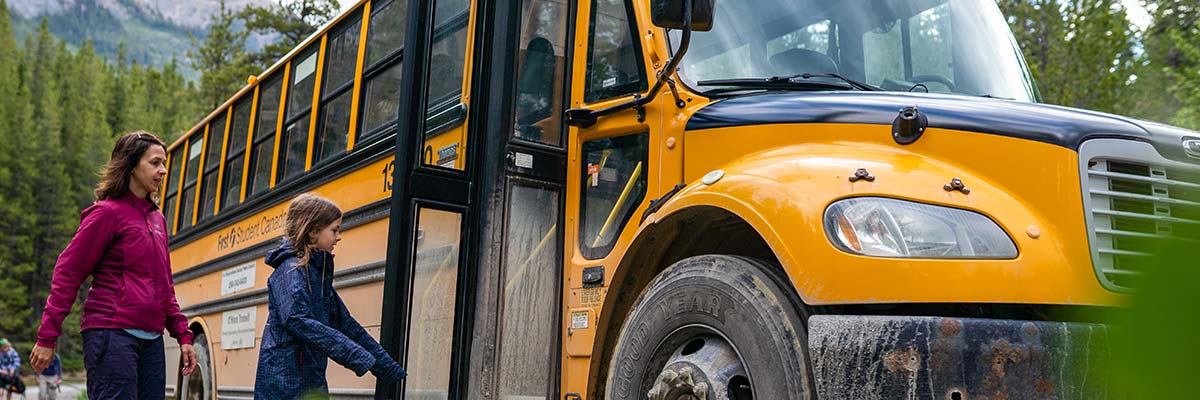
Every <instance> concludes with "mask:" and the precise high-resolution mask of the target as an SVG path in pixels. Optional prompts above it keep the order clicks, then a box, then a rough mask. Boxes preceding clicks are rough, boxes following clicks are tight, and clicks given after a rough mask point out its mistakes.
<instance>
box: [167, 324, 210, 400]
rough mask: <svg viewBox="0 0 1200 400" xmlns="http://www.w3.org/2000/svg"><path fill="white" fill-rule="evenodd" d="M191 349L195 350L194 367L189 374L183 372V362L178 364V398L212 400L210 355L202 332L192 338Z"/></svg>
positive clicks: (180, 399)
mask: <svg viewBox="0 0 1200 400" xmlns="http://www.w3.org/2000/svg"><path fill="white" fill-rule="evenodd" d="M192 342H193V343H192V349H194V350H196V369H195V370H194V371H192V374H191V375H184V374H183V362H182V360H180V365H179V381H178V382H179V393H178V394H177V395H176V396H175V398H177V399H179V400H212V399H213V385H212V384H213V379H212V376H213V375H212V362H211V361H212V357H211V356H210V354H209V352H208V338H207V337H205V336H204V334H203V333H201V334H198V335H196V337H195V338H194V339H193V340H192Z"/></svg>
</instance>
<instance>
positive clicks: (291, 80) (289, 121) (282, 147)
mask: <svg viewBox="0 0 1200 400" xmlns="http://www.w3.org/2000/svg"><path fill="white" fill-rule="evenodd" d="M327 37H328V36H324V35H322V36H321V40H320V41H319V42H317V43H313V44H309V47H308V48H306V49H304V50H301V51H300V52H299V53H297V55H296V57H293V58H292V59H291V60H289V61H288V66H289V67H290V68H289V69H290V70H291V72H290V73H288V74H287V75H288V77H287V80H286V82H285V83H287V90H286V91H285V92H282V95H281V96H280V100H279V101H280V102H282V103H283V104H284V108H283V109H282V110H283V112H281V113H280V115H281V116H283V126H282V128H280V129H279V131H278V132H275V133H276V134H277V135H279V136H278V139H277V140H276V142H277V143H278V144H279V145H278V146H276V151H275V165H276V168H275V173H274V175H275V176H274V181H275V184H273V185H271V186H272V187H275V186H277V185H279V184H280V183H284V182H289V181H292V180H295V179H298V178H299V177H301V176H304V172H306V171H308V162H309V159H310V158H309V157H310V156H311V154H312V147H313V146H312V144H313V143H312V137H313V119H312V118H313V114H314V113H313V111H316V110H315V108H316V107H314V106H313V104H312V101H315V100H316V99H317V91H318V89H320V85H321V73H322V70H323V69H324V67H325V66H324V60H323V58H324V57H323V54H324V52H325V42H326V40H325V38H327ZM308 57H316V58H317V59H316V64H315V69H314V70H313V72H312V74H313V75H312V77H313V92H312V93H310V94H309V102H308V103H301V104H307V106H306V107H305V108H303V109H302V110H303V111H297V112H296V115H290V114H291V113H292V112H293V111H295V110H294V109H293V108H292V100H293V98H292V95H293V94H295V93H292V90H293V89H295V87H293V86H295V85H296V82H295V80H296V78H295V66H296V65H298V64H303V63H304V62H305V61H307V59H308ZM300 121H305V122H307V124H308V126H307V127H305V130H304V132H306V134H305V135H302V136H304V140H305V143H306V144H305V146H304V151H303V152H302V153H300V154H297V155H296V156H298V157H303V158H304V160H303V161H301V163H302V165H301V167H300V168H301V169H300V171H299V172H296V171H289V170H288V167H287V163H288V162H289V157H290V156H291V154H289V151H290V150H291V144H292V143H293V140H295V138H294V137H293V136H292V132H290V129H288V127H289V126H292V125H296V124H298V123H299V122H300ZM285 132H286V135H285V134H284V133H285ZM289 172H292V173H293V174H292V175H288V173H289Z"/></svg>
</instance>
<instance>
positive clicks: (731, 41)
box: [671, 0, 1038, 102]
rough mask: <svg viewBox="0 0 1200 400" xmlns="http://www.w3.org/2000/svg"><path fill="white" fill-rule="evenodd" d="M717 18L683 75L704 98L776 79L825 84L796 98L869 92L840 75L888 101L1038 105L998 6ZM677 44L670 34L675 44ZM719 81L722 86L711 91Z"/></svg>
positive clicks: (800, 3)
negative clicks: (925, 96)
mask: <svg viewBox="0 0 1200 400" xmlns="http://www.w3.org/2000/svg"><path fill="white" fill-rule="evenodd" d="M714 14H715V21H714V22H713V28H712V30H711V31H708V32H694V33H693V34H692V35H693V36H692V43H691V47H690V49H689V50H688V52H687V54H686V55H685V56H684V58H683V60H682V63H681V64H680V68H679V75H680V77H681V78H682V80H683V81H684V82H685V83H686V84H688V86H690V87H692V88H695V89H698V90H700V91H701V92H704V93H709V94H712V93H717V92H718V91H730V90H739V89H740V88H739V85H738V84H736V83H734V82H736V81H739V80H752V79H756V78H760V79H761V78H771V77H776V78H775V79H774V80H772V82H777V81H779V77H782V78H791V79H792V80H801V79H804V80H808V79H816V80H818V81H819V82H816V83H822V84H815V85H797V86H795V87H791V89H801V90H843V88H844V90H855V89H862V88H859V87H857V86H855V85H846V84H845V81H844V80H840V79H831V78H834V77H831V76H828V75H826V76H819V75H820V74H837V75H840V76H843V77H846V78H849V79H852V80H855V81H858V82H864V83H866V84H868V85H871V86H874V87H877V88H881V89H883V90H888V91H903V92H933V93H951V94H962V95H970V96H987V97H999V98H1007V99H1012V100H1018V101H1026V102H1031V101H1037V99H1038V95H1037V90H1036V88H1035V87H1034V84H1033V79H1032V77H1031V76H1030V73H1029V70H1028V68H1027V67H1026V66H1025V62H1024V59H1023V58H1022V56H1021V53H1020V49H1019V48H1018V47H1017V45H1016V42H1015V40H1014V39H1013V36H1012V33H1011V31H1009V29H1008V25H1007V24H1006V23H1005V20H1004V17H1003V15H1002V14H1001V13H1000V10H999V9H998V8H997V6H996V3H995V1H993V0H844V1H822V0H741V1H717V2H716V10H715V13H714ZM679 35H680V32H679V31H677V30H676V31H672V32H671V38H672V43H676V44H677V43H679V38H680V36H679ZM804 74H810V75H807V76H805V75H804ZM714 80H722V81H723V82H720V83H718V84H714V83H713V82H706V81H714ZM797 83H802V82H797ZM772 87H777V86H772ZM778 87H780V88H789V87H786V86H778ZM755 88H762V85H752V86H745V89H755Z"/></svg>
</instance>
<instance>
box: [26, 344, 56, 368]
mask: <svg viewBox="0 0 1200 400" xmlns="http://www.w3.org/2000/svg"><path fill="white" fill-rule="evenodd" d="M53 360H54V348H53V347H42V346H38V345H36V344H35V345H33V351H31V352H29V366H31V367H33V370H34V372H38V373H41V372H42V371H43V370H45V369H46V367H49V366H50V361H53Z"/></svg>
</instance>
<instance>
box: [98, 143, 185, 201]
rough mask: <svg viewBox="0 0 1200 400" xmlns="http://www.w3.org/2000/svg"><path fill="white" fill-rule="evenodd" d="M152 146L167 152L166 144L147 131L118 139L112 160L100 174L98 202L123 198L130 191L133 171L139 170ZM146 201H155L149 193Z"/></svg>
mask: <svg viewBox="0 0 1200 400" xmlns="http://www.w3.org/2000/svg"><path fill="white" fill-rule="evenodd" d="M150 146H161V147H162V148H163V151H166V150H167V145H166V143H163V141H162V140H160V139H159V138H158V136H154V134H153V133H150V132H146V131H133V132H129V133H126V134H125V135H123V136H121V138H120V139H117V145H116V146H115V147H113V151H112V158H110V159H109V160H108V165H107V166H105V167H104V170H102V171H101V172H100V183H97V184H96V191H95V193H96V201H100V200H105V199H112V198H117V197H121V195H124V194H125V192H126V191H128V190H129V180H130V177H132V176H133V169H134V168H137V165H138V162H140V161H141V160H142V155H144V154H146V150H147V149H149V148H150ZM146 200H151V201H153V199H152V198H151V197H150V194H149V193H147V194H146Z"/></svg>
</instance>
